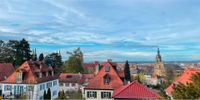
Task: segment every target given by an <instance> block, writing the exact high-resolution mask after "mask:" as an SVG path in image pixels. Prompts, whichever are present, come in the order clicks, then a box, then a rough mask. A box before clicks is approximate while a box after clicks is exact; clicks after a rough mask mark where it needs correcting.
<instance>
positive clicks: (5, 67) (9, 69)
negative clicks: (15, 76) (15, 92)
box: [0, 63, 15, 81]
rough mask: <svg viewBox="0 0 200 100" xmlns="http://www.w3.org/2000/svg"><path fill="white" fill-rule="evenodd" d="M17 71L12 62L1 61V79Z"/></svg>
mask: <svg viewBox="0 0 200 100" xmlns="http://www.w3.org/2000/svg"><path fill="white" fill-rule="evenodd" d="M14 71H15V69H14V67H13V65H12V64H11V63H0V81H3V80H5V79H6V78H7V77H8V76H10V75H11V74H12V73H13V72H14Z"/></svg>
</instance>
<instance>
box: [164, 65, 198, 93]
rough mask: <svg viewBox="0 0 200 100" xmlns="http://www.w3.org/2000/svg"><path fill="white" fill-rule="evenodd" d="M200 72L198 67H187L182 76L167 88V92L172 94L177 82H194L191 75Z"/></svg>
mask: <svg viewBox="0 0 200 100" xmlns="http://www.w3.org/2000/svg"><path fill="white" fill-rule="evenodd" d="M198 72H199V70H198V69H197V68H186V69H185V70H184V72H183V73H182V74H181V76H179V77H178V78H177V79H176V80H175V81H174V82H173V83H172V84H171V85H170V86H169V87H167V88H166V89H165V92H167V93H168V94H171V92H172V91H173V87H174V85H175V84H178V83H182V84H186V83H189V82H192V81H191V80H190V78H191V76H192V75H193V74H196V73H198Z"/></svg>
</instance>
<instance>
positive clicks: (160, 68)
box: [153, 48, 166, 77]
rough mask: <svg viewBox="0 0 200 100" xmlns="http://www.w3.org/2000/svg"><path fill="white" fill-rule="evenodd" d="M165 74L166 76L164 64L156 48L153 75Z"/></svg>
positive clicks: (161, 75)
mask: <svg viewBox="0 0 200 100" xmlns="http://www.w3.org/2000/svg"><path fill="white" fill-rule="evenodd" d="M165 76H166V73H165V68H164V64H163V62H162V58H161V55H160V50H159V48H158V51H157V55H156V63H155V66H154V73H153V77H165Z"/></svg>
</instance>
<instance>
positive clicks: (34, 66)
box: [2, 61, 58, 84]
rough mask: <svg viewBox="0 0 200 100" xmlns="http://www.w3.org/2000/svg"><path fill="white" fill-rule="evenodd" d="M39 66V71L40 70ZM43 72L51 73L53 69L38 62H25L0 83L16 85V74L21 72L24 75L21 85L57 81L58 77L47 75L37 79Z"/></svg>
mask: <svg viewBox="0 0 200 100" xmlns="http://www.w3.org/2000/svg"><path fill="white" fill-rule="evenodd" d="M40 65H41V67H42V68H41V69H40ZM43 69H45V71H52V70H53V69H52V68H51V67H48V66H47V65H45V64H44V63H43V62H40V61H26V62H24V63H23V64H22V65H21V66H20V67H19V68H17V69H16V70H15V71H14V72H13V73H12V74H11V75H10V76H9V77H8V78H7V79H6V80H4V81H2V83H13V84H14V83H16V79H17V72H19V71H22V72H23V73H24V78H23V80H22V83H24V84H26V83H32V84H35V83H41V82H46V81H49V80H53V79H57V78H58V75H54V76H52V75H49V76H47V77H46V76H45V75H44V74H43V75H42V78H39V72H41V73H43V72H44V70H43Z"/></svg>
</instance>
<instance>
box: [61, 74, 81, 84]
mask: <svg viewBox="0 0 200 100" xmlns="http://www.w3.org/2000/svg"><path fill="white" fill-rule="evenodd" d="M59 82H61V83H79V84H82V83H83V82H84V80H83V78H82V74H80V73H77V74H74V73H61V74H60V76H59Z"/></svg>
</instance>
